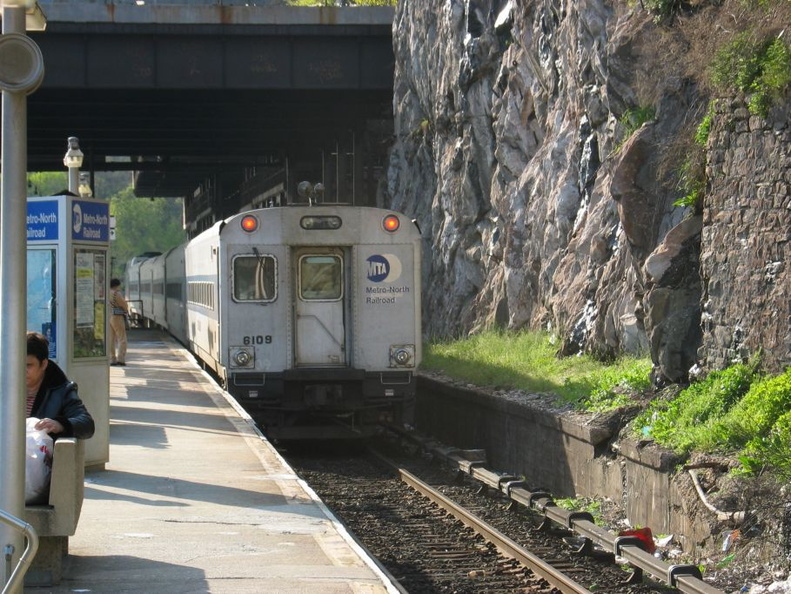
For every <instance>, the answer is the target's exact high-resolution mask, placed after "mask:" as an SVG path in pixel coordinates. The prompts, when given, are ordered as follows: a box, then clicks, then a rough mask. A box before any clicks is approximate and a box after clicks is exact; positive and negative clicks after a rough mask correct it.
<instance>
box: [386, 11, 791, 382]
mask: <svg viewBox="0 0 791 594" xmlns="http://www.w3.org/2000/svg"><path fill="white" fill-rule="evenodd" d="M696 4H708V3H696ZM717 4H721V3H717ZM641 5H642V3H623V2H619V3H613V2H609V1H605V0H584V1H576V2H570V1H568V0H525V1H524V2H513V1H505V0H487V1H486V2H484V1H482V0H449V1H447V2H442V3H439V2H425V3H415V2H400V3H398V6H397V9H396V19H395V22H394V35H393V40H394V49H395V56H396V61H395V65H396V66H395V96H394V109H395V132H396V141H395V144H394V147H393V150H392V154H391V157H390V163H389V168H388V175H387V188H386V192H387V194H388V196H387V197H386V198H387V200H388V203H389V204H390V205H391V206H392V207H394V208H398V209H400V210H404V211H406V212H408V213H410V214H412V215H414V216H416V217H417V218H418V219H419V222H420V224H421V227H422V229H423V230H424V233H425V236H426V239H425V248H426V249H425V252H424V253H425V261H424V268H423V270H424V274H425V276H426V282H425V283H424V291H425V293H424V297H425V302H424V303H425V305H424V314H425V315H424V329H425V331H426V333H427V334H428V335H429V336H436V337H446V336H458V335H461V334H464V333H468V332H474V331H478V330H480V329H482V328H486V327H492V326H494V325H499V326H506V327H509V328H512V329H518V328H524V327H528V328H531V329H549V330H550V331H552V332H553V333H555V334H557V335H558V336H559V337H560V343H561V345H562V347H561V351H562V352H563V353H565V354H572V353H576V352H580V351H585V352H591V353H596V354H599V355H601V356H605V357H609V356H614V355H617V354H620V353H623V352H629V353H639V352H645V351H646V350H648V351H650V355H651V357H652V359H653V361H654V362H655V363H656V365H657V378H659V379H663V380H671V381H679V380H683V379H685V378H686V375H687V371H688V369H689V368H690V367H691V366H692V364H694V363H705V364H708V365H709V366H710V367H721V366H723V365H725V364H727V363H728V362H730V361H731V360H734V359H742V358H744V357H746V356H749V355H750V354H752V353H754V352H755V351H756V350H758V349H759V348H763V349H764V352H765V360H766V362H767V364H768V365H769V367H770V369H772V368H774V369H780V368H782V367H784V366H787V365H789V364H790V363H791V310H790V309H789V308H791V305H789V304H791V299H790V298H789V297H791V280H789V275H788V267H789V266H788V264H787V262H788V259H789V256H790V255H791V254H789V250H790V249H791V247H789V246H791V242H789V229H791V207H789V201H790V200H791V190H790V189H789V186H791V179H789V177H788V171H789V170H791V130H789V123H788V121H789V106H788V99H787V98H786V104H785V106H784V107H781V108H777V109H775V110H774V111H773V112H772V113H770V115H769V117H767V118H766V119H761V118H757V117H755V116H750V114H749V111H748V110H747V109H746V108H745V106H744V105H743V104H741V103H739V102H735V103H732V104H731V103H728V102H721V105H720V107H719V108H718V112H717V114H716V117H715V119H714V122H713V125H712V132H711V135H710V138H709V144H708V147H707V153H706V154H707V158H708V163H707V174H708V179H709V185H708V188H707V193H706V198H705V203H704V213H703V218H702V221H700V220H698V219H695V221H696V222H688V221H685V220H684V219H685V216H686V215H687V214H688V212H687V210H688V209H686V208H682V207H677V206H674V202H675V201H676V200H677V199H678V198H680V197H681V195H682V194H681V191H680V190H679V187H678V168H679V167H680V165H681V161H682V160H683V154H679V151H676V150H674V149H673V148H668V147H672V146H673V145H674V143H675V142H677V141H678V140H679V139H684V138H691V136H692V130H693V129H694V126H696V125H697V123H699V121H700V119H701V117H702V114H703V112H704V111H705V108H706V105H707V103H708V100H709V98H708V97H707V96H706V95H704V94H702V93H703V91H701V90H700V89H699V88H698V86H697V85H696V84H695V82H694V81H693V80H692V78H691V77H690V78H685V76H684V71H685V70H684V68H683V65H682V64H674V63H673V62H672V60H674V59H677V60H678V59H683V58H684V56H685V53H684V48H687V47H688V46H689V45H690V44H691V43H692V42H693V41H694V40H689V39H682V38H681V37H682V36H683V32H682V31H681V30H680V29H681V28H677V29H662V30H660V29H659V26H658V25H657V24H656V23H655V22H654V20H653V19H652V18H651V15H649V14H648V13H647V12H646V11H645V10H644V9H643V8H641ZM627 6H629V7H631V8H628V7H627ZM726 9H728V6H727V2H726V5H725V6H723V7H722V8H721V9H720V8H717V7H714V6H712V7H711V8H710V10H711V11H716V10H726ZM704 16H705V15H704ZM714 16H716V12H712V13H711V14H709V15H708V16H706V18H711V19H713V18H714ZM657 39H659V40H661V41H659V42H657ZM652 44H653V45H652ZM658 48H659V49H660V50H661V51H660V52H658V51H657V49H658ZM673 48H681V49H676V50H674V49H673ZM646 106H652V107H654V108H655V113H656V116H655V118H654V120H653V121H651V122H647V123H646V124H644V125H643V126H642V127H641V128H640V129H639V130H637V131H636V132H635V133H634V134H633V135H632V136H631V137H630V138H625V136H626V129H625V127H624V125H623V123H622V122H623V121H624V116H625V115H626V114H627V113H629V112H630V110H635V109H638V108H643V107H646ZM668 163H670V166H668ZM674 168H675V169H674ZM699 224H700V225H702V228H701V229H700V231H699V232H694V233H693V232H691V231H692V230H691V229H690V226H693V227H694V226H695V225H699ZM671 230H673V231H671ZM679 235H680V236H683V237H681V238H679V237H678V236H679ZM428 279H430V282H429V280H428ZM701 316H702V320H701Z"/></svg>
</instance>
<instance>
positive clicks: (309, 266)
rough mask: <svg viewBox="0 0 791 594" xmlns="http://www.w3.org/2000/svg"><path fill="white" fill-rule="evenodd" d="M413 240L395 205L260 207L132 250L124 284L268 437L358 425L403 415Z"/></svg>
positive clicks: (409, 372)
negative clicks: (166, 246) (159, 249)
mask: <svg viewBox="0 0 791 594" xmlns="http://www.w3.org/2000/svg"><path fill="white" fill-rule="evenodd" d="M420 248H421V239H420V232H419V230H418V228H417V226H416V225H415V224H414V223H413V222H412V221H410V220H409V219H407V218H406V217H404V216H403V215H401V214H398V213H396V212H393V211H389V210H384V209H377V208H369V207H351V206H327V205H324V206H310V207H309V206H285V207H274V208H263V209H257V210H251V211H247V212H243V213H240V214H238V215H234V216H232V217H230V218H228V219H226V220H224V221H220V222H218V223H216V224H215V225H214V226H213V227H211V228H210V229H207V230H206V231H204V232H203V233H202V234H200V235H198V236H197V237H195V238H194V239H193V240H191V241H190V242H189V243H187V244H186V245H184V246H180V247H179V248H174V249H173V250H171V251H170V252H168V253H166V254H162V255H158V256H151V257H149V258H143V259H140V258H135V259H133V260H131V261H130V262H129V263H128V265H127V277H126V286H127V291H128V294H129V298H130V302H131V305H132V309H133V314H134V315H137V316H139V317H140V318H141V319H142V320H144V322H145V323H146V324H149V325H150V324H155V325H158V326H161V327H162V328H165V329H166V330H167V331H168V332H170V333H171V334H172V335H173V336H175V337H176V338H177V339H178V340H179V341H181V342H182V343H183V344H184V345H185V346H186V347H187V348H189V349H190V351H192V353H193V354H194V355H195V356H196V357H197V358H198V359H199V360H200V361H201V362H203V364H204V365H205V366H206V367H207V368H210V369H212V370H213V371H214V372H215V374H216V375H217V376H218V377H219V379H220V380H221V382H222V383H223V384H224V387H225V389H226V390H227V391H228V392H229V393H230V394H231V395H232V396H233V397H234V398H235V399H236V400H237V401H238V402H239V404H240V405H241V406H242V407H244V408H245V410H247V411H248V413H249V414H250V415H251V416H252V417H253V418H254V419H255V420H256V422H257V423H258V424H259V425H260V426H261V428H262V430H263V431H264V432H265V433H266V434H267V435H268V436H269V437H270V438H275V439H306V438H332V437H354V436H365V435H368V434H370V433H371V432H372V431H373V430H374V429H375V427H376V425H377V423H379V422H381V421H392V422H396V423H411V422H413V416H414V403H415V381H416V380H415V371H416V368H417V366H418V365H419V363H420V359H421V308H420V295H421V286H420V278H421V277H420V262H421V255H420Z"/></svg>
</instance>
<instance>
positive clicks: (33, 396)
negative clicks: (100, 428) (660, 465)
mask: <svg viewBox="0 0 791 594" xmlns="http://www.w3.org/2000/svg"><path fill="white" fill-rule="evenodd" d="M25 385H26V387H27V401H26V408H25V412H26V416H27V417H36V418H38V419H40V420H39V422H38V423H36V429H38V430H43V431H46V432H47V433H49V434H50V436H51V437H52V438H53V439H58V438H59V437H77V438H79V439H88V438H89V437H91V436H93V432H94V430H95V425H94V422H93V417H92V416H91V414H90V413H89V412H88V409H86V408H85V405H84V404H83V402H82V400H80V397H79V395H78V394H77V384H75V383H74V382H72V381H69V379H68V378H67V377H66V374H65V373H64V372H63V370H62V369H61V368H60V367H58V364H57V363H55V361H52V360H50V358H49V341H48V340H47V339H46V337H44V336H43V335H42V334H39V333H38V332H28V333H27V363H26V366H25Z"/></svg>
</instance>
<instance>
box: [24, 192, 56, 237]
mask: <svg viewBox="0 0 791 594" xmlns="http://www.w3.org/2000/svg"><path fill="white" fill-rule="evenodd" d="M57 239H58V201H57V200H44V201H41V202H30V201H28V203H27V240H28V241H56V240H57Z"/></svg>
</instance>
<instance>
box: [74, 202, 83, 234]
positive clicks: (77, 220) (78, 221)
mask: <svg viewBox="0 0 791 594" xmlns="http://www.w3.org/2000/svg"><path fill="white" fill-rule="evenodd" d="M71 211H72V222H71V226H72V229H74V232H75V233H79V232H80V230H81V229H82V208H80V205H79V204H76V203H75V204H74V206H72V209H71Z"/></svg>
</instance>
